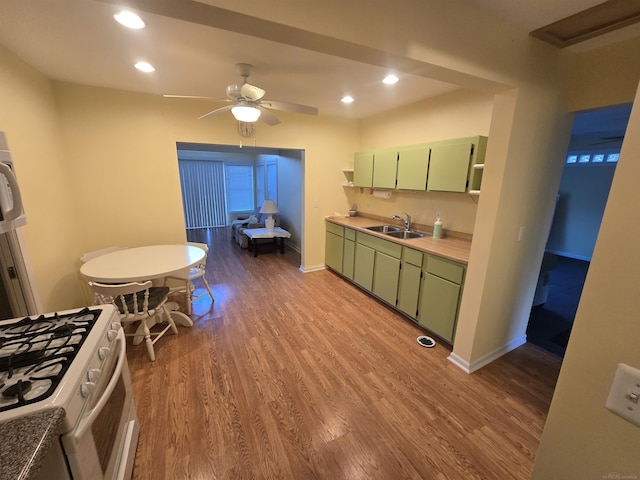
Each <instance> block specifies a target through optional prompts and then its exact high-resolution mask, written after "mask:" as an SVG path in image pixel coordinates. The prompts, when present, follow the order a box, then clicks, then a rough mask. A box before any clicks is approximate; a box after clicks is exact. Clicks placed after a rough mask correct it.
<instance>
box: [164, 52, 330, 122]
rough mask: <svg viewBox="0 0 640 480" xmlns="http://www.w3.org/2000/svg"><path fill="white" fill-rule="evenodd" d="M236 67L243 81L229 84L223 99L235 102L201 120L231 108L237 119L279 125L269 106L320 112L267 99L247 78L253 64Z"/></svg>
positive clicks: (307, 107)
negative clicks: (225, 96)
mask: <svg viewBox="0 0 640 480" xmlns="http://www.w3.org/2000/svg"><path fill="white" fill-rule="evenodd" d="M236 68H237V69H238V73H239V74H240V76H241V77H242V79H243V81H242V83H241V84H238V83H233V84H231V85H228V86H227V97H228V98H226V99H224V100H222V101H225V102H233V103H234V104H233V105H228V106H226V107H222V108H218V109H216V110H213V111H211V112H209V113H206V114H204V115H202V116H201V117H199V120H201V119H203V118H209V117H213V116H216V115H219V114H221V113H223V112H226V111H228V110H231V113H232V114H233V116H234V117H235V118H236V120H238V121H241V122H255V121H257V120H258V119H260V120H262V121H263V122H264V123H266V124H267V125H277V124H278V123H280V120H278V118H277V117H276V116H275V115H274V114H273V113H271V112H270V111H269V110H268V109H269V108H271V109H274V110H283V111H287V112H295V113H303V114H305V115H317V114H318V109H317V108H316V107H310V106H308V105H300V104H297V103H290V102H281V101H276V100H267V99H265V98H264V96H265V94H266V92H265V91H264V90H263V89H261V88H260V87H257V86H255V85H251V84H250V83H247V78H249V75H250V74H251V71H252V70H253V65H250V64H248V63H237V64H236ZM163 96H164V97H170V98H202V99H210V100H215V99H213V98H211V97H198V96H191V95H163Z"/></svg>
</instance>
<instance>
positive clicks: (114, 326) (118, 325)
mask: <svg viewBox="0 0 640 480" xmlns="http://www.w3.org/2000/svg"><path fill="white" fill-rule="evenodd" d="M121 328H122V324H121V323H120V322H112V323H111V330H115V331H116V332H117V331H118V330H120V329H121Z"/></svg>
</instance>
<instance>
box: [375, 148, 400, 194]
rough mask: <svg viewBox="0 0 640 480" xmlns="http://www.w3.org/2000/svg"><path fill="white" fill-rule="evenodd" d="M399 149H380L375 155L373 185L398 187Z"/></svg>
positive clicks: (377, 186) (376, 186)
mask: <svg viewBox="0 0 640 480" xmlns="http://www.w3.org/2000/svg"><path fill="white" fill-rule="evenodd" d="M397 170H398V151H397V150H396V149H393V150H378V151H376V152H375V154H374V156H373V187H374V188H396V172H397Z"/></svg>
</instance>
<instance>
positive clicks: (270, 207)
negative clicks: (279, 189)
mask: <svg viewBox="0 0 640 480" xmlns="http://www.w3.org/2000/svg"><path fill="white" fill-rule="evenodd" d="M260 213H266V214H267V215H269V216H268V217H267V219H266V220H265V221H264V226H265V227H266V228H267V230H273V227H274V226H275V224H276V221H275V220H274V219H273V214H274V213H280V210H278V207H277V205H276V204H275V202H274V201H273V200H265V201H264V204H262V208H261V209H260Z"/></svg>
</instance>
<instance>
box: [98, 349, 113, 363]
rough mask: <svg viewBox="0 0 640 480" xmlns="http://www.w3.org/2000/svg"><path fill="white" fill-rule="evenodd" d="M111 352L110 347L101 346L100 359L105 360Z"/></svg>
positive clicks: (99, 350)
mask: <svg viewBox="0 0 640 480" xmlns="http://www.w3.org/2000/svg"><path fill="white" fill-rule="evenodd" d="M110 352H111V349H110V348H109V347H100V348H99V349H98V357H99V358H100V360H104V359H105V358H107V357H108V356H109V353H110Z"/></svg>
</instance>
